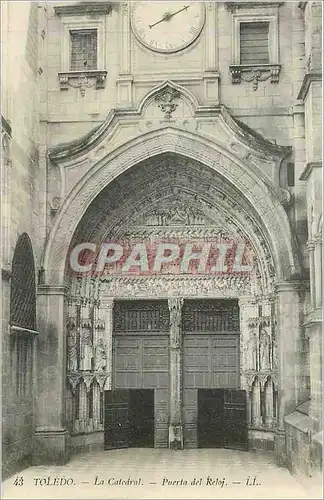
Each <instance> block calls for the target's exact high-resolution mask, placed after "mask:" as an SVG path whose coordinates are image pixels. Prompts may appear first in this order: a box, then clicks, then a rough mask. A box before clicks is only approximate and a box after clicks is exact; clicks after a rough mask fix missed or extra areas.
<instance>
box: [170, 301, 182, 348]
mask: <svg viewBox="0 0 324 500" xmlns="http://www.w3.org/2000/svg"><path fill="white" fill-rule="evenodd" d="M182 304H183V299H179V298H176V299H169V310H170V345H171V347H180V339H181V309H182Z"/></svg>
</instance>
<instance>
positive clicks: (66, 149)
mask: <svg viewBox="0 0 324 500" xmlns="http://www.w3.org/2000/svg"><path fill="white" fill-rule="evenodd" d="M76 73H77V72H76ZM166 93H168V94H170V93H173V95H174V97H175V96H176V97H177V98H178V99H182V100H184V101H185V102H186V103H187V104H188V106H189V107H190V109H191V113H192V116H193V117H195V116H197V117H198V116H199V118H200V117H205V118H206V120H208V119H217V120H219V121H222V122H223V123H224V125H225V126H226V127H228V129H229V132H230V134H231V135H233V134H234V136H237V137H239V140H240V141H242V142H243V143H244V144H245V146H246V147H248V148H251V141H253V147H254V148H257V150H258V151H260V152H261V151H262V154H263V155H269V154H270V156H271V157H274V158H277V160H278V161H279V162H280V163H281V161H282V157H285V156H288V155H289V154H290V152H291V148H290V147H285V146H278V145H275V144H273V143H271V142H270V141H267V140H266V139H264V138H263V137H262V136H261V135H260V134H257V133H256V132H254V131H253V130H252V129H250V128H249V127H247V126H246V125H244V124H242V123H241V122H240V121H239V120H237V119H235V118H234V117H233V116H231V114H230V113H229V111H228V110H227V109H226V107H225V106H220V105H214V106H211V107H210V106H207V107H206V106H201V105H200V104H199V102H198V99H197V98H196V96H195V95H194V94H193V93H192V92H190V91H189V90H188V89H187V88H185V87H183V86H181V85H178V84H177V83H175V82H172V81H170V80H166V81H164V82H162V83H161V84H160V85H157V86H155V87H154V88H153V89H151V90H150V91H149V92H148V93H147V94H146V95H145V96H144V97H143V98H142V100H141V101H140V103H139V105H138V107H137V108H129V109H112V110H111V111H110V112H109V113H108V115H107V118H106V120H105V121H104V122H102V124H101V125H99V126H97V127H95V128H94V129H92V130H91V131H90V132H89V133H88V134H86V135H85V136H83V137H81V138H80V139H79V140H76V141H73V142H70V143H66V144H61V145H58V146H54V147H52V148H50V149H49V150H48V157H49V159H50V160H51V161H52V162H54V163H61V162H65V161H67V160H68V161H69V162H70V161H71V160H72V159H73V158H76V157H79V156H81V155H83V154H86V153H87V152H88V151H89V150H90V149H93V148H94V147H95V146H96V145H97V144H98V143H99V142H102V141H103V140H104V139H105V138H106V136H107V135H108V134H109V132H110V130H109V129H111V128H113V127H114V126H116V122H117V121H121V122H122V121H123V120H125V119H132V120H134V119H137V120H140V119H141V117H142V116H143V115H144V114H145V111H146V109H147V107H148V106H149V105H150V104H151V103H155V102H156V100H157V99H159V96H162V95H165V94H166ZM158 127H159V129H160V128H161V123H160V121H159V122H158Z"/></svg>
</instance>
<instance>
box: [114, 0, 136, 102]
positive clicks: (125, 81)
mask: <svg viewBox="0 0 324 500" xmlns="http://www.w3.org/2000/svg"><path fill="white" fill-rule="evenodd" d="M119 7H120V11H121V12H120V18H119V19H120V25H119V30H120V35H121V36H120V37H119V39H120V46H119V75H118V78H117V94H118V97H117V98H118V106H119V107H124V108H125V107H131V106H132V85H133V76H132V75H131V31H130V3H129V2H122V3H121V4H120V6H119Z"/></svg>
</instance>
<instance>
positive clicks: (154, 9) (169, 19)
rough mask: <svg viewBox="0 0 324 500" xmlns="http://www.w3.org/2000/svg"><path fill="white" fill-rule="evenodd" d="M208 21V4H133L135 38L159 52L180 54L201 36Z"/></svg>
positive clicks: (156, 1) (155, 1)
mask: <svg viewBox="0 0 324 500" xmlns="http://www.w3.org/2000/svg"><path fill="white" fill-rule="evenodd" d="M204 21H205V6H204V2H192V1H191V0H189V1H187V2H180V1H178V0H176V1H173V2H172V1H171V2H164V1H160V0H151V1H148V2H134V3H133V4H132V15H131V23H132V28H133V31H134V34H135V36H136V37H137V39H138V40H139V41H140V42H141V43H142V44H143V45H145V46H146V47H148V48H149V49H151V50H154V51H156V52H167V53H170V52H177V51H179V50H181V49H183V48H185V47H187V46H188V45H190V44H191V43H192V42H193V41H194V40H195V39H196V38H197V37H198V36H199V34H200V32H201V30H202V27H203V24H204Z"/></svg>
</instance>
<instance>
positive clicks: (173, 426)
mask: <svg viewBox="0 0 324 500" xmlns="http://www.w3.org/2000/svg"><path fill="white" fill-rule="evenodd" d="M168 306H169V311H170V343H169V348H170V420H169V448H171V449H182V448H183V425H182V377H181V366H182V359H181V358H182V328H181V323H182V322H181V318H182V316H181V311H182V306H183V299H182V298H179V297H177V298H172V299H169V300H168Z"/></svg>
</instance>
